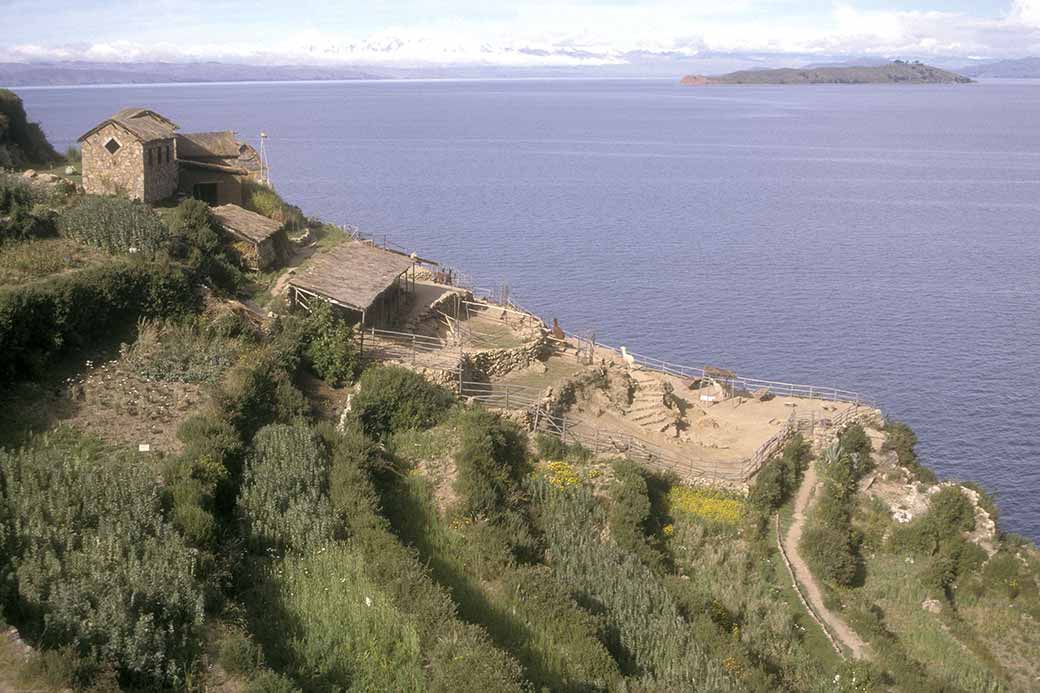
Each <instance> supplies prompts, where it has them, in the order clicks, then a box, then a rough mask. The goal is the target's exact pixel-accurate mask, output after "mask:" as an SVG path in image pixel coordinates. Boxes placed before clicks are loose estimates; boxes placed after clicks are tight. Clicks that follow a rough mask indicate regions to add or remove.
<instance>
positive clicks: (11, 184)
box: [0, 173, 54, 245]
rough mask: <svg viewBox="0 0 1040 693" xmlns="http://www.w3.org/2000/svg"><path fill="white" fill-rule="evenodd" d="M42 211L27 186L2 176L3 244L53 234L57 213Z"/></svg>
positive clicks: (0, 237) (0, 238)
mask: <svg viewBox="0 0 1040 693" xmlns="http://www.w3.org/2000/svg"><path fill="white" fill-rule="evenodd" d="M41 209H42V208H41V207H40V206H38V205H37V204H36V198H35V195H34V193H33V191H32V188H31V187H30V186H29V185H28V184H27V183H25V182H23V181H21V180H19V179H18V178H16V177H15V176H9V175H6V174H3V173H0V245H3V244H4V243H5V242H8V241H24V240H28V239H30V238H37V237H40V236H48V235H50V234H51V233H53V231H54V219H53V213H47V212H42V211H41Z"/></svg>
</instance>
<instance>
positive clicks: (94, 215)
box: [58, 195, 169, 255]
mask: <svg viewBox="0 0 1040 693" xmlns="http://www.w3.org/2000/svg"><path fill="white" fill-rule="evenodd" d="M58 231H59V232H60V233H61V235H63V236H65V237H66V238H72V239H74V240H77V241H79V242H81V243H86V244H88V245H92V246H95V247H97V248H101V249H102V250H104V251H106V252H109V253H113V254H123V253H130V252H138V253H145V254H148V255H151V254H154V253H157V252H158V251H160V250H161V249H163V248H164V247H165V245H166V242H167V240H168V236H169V232H168V231H167V229H166V226H164V225H163V223H162V220H160V219H159V217H158V215H157V214H156V213H155V212H154V211H152V209H151V207H149V206H148V205H146V204H144V203H142V202H137V201H134V200H128V199H126V198H124V197H105V196H101V195H87V196H85V197H84V198H83V199H82V200H80V202H79V204H77V205H76V206H75V207H73V208H71V209H68V210H66V211H65V212H64V213H63V214H62V215H61V216H60V217H59V218H58Z"/></svg>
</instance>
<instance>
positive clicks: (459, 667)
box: [319, 422, 520, 691]
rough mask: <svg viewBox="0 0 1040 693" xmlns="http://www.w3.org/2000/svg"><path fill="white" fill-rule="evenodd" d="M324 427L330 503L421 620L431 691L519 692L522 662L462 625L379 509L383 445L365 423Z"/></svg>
mask: <svg viewBox="0 0 1040 693" xmlns="http://www.w3.org/2000/svg"><path fill="white" fill-rule="evenodd" d="M319 433H320V434H321V437H322V439H323V441H324V443H325V445H326V446H327V447H328V449H329V450H330V455H331V458H332V470H331V489H330V496H331V500H332V504H333V506H334V507H335V509H336V511H337V513H338V514H339V515H340V517H341V518H342V519H343V521H344V522H345V523H346V527H347V530H348V532H349V535H350V539H349V542H350V545H351V546H352V547H353V548H354V549H355V550H356V551H358V552H359V553H360V555H361V556H362V557H363V559H364V560H363V562H362V566H363V567H364V571H365V575H366V576H367V577H368V579H369V580H370V581H371V582H372V583H373V584H376V585H379V586H380V588H381V590H382V592H383V594H384V595H385V596H386V597H387V599H389V600H390V601H392V602H393V604H394V606H395V607H396V608H397V609H399V610H400V611H401V613H403V614H406V615H407V617H408V619H409V620H410V621H411V622H412V623H413V624H414V625H415V628H416V633H417V634H418V636H419V638H420V640H421V641H422V642H423V643H426V645H425V647H424V650H423V653H424V665H425V667H426V671H427V677H426V678H427V687H428V688H429V689H431V690H444V691H454V690H495V691H497V690H518V688H519V678H520V670H519V665H518V664H517V662H516V661H515V660H514V659H513V658H512V657H510V656H509V655H508V654H506V653H505V652H503V651H501V650H500V649H498V648H497V647H495V646H494V645H493V644H492V643H491V642H490V641H489V639H488V636H487V633H485V632H484V630H483V629H481V628H479V627H477V626H473V625H469V624H464V623H462V622H461V621H460V620H459V618H458V617H457V615H456V606H455V603H454V602H453V601H452V598H451V595H450V594H449V593H448V592H447V590H446V589H445V588H444V587H442V586H441V585H439V584H437V583H435V582H434V581H433V580H432V579H431V578H430V575H429V569H428V568H427V567H426V564H425V563H424V562H423V561H420V560H419V557H418V555H417V553H416V551H415V549H413V548H411V547H407V546H405V545H404V544H402V543H401V542H400V541H399V540H398V538H397V536H396V535H395V534H394V533H393V532H392V531H391V529H390V525H389V523H388V522H387V520H386V517H385V516H384V515H383V514H381V513H380V512H379V505H380V499H379V494H378V492H377V491H376V488H375V485H374V484H373V481H372V478H371V477H370V472H371V471H372V470H373V469H374V468H375V467H376V465H377V462H378V461H377V460H376V459H374V458H375V457H376V456H377V447H376V445H375V443H374V442H373V441H372V440H370V439H368V438H367V437H366V435H365V433H364V431H363V430H362V429H361V427H360V426H359V425H357V424H355V423H353V422H347V426H346V428H345V430H344V431H343V432H337V431H336V430H335V429H333V428H332V427H331V426H328V425H325V426H322V427H320V428H319Z"/></svg>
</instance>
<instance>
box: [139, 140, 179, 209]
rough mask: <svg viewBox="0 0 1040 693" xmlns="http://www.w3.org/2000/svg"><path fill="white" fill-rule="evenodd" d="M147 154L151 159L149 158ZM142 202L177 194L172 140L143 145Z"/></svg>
mask: <svg viewBox="0 0 1040 693" xmlns="http://www.w3.org/2000/svg"><path fill="white" fill-rule="evenodd" d="M149 152H150V153H151V157H150V158H149ZM143 159H144V201H145V202H156V201H158V200H165V199H167V198H170V197H173V194H174V193H175V192H177V143H176V141H175V140H174V139H173V138H170V139H168V140H159V141H158V142H149V143H148V144H146V145H144V153H143Z"/></svg>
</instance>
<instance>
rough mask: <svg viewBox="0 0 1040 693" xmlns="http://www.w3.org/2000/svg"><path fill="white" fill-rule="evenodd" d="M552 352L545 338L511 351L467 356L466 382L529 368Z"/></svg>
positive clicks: (490, 350) (491, 350)
mask: <svg viewBox="0 0 1040 693" xmlns="http://www.w3.org/2000/svg"><path fill="white" fill-rule="evenodd" d="M551 351H552V346H551V345H550V344H549V340H547V339H545V338H544V337H543V338H541V339H538V340H535V341H533V342H530V343H528V344H524V345H522V346H518V347H513V348H510V349H488V350H487V351H479V352H477V353H475V354H467V355H466V357H465V364H464V370H465V372H466V373H467V375H466V380H483V378H481V377H480V376H484V377H485V378H500V377H502V376H504V375H507V374H509V373H512V372H513V371H517V370H521V369H523V368H527V367H528V366H530V365H532V364H533V363H534V362H535V361H544V360H545V359H546V358H548V357H549V354H550V352H551Z"/></svg>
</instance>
